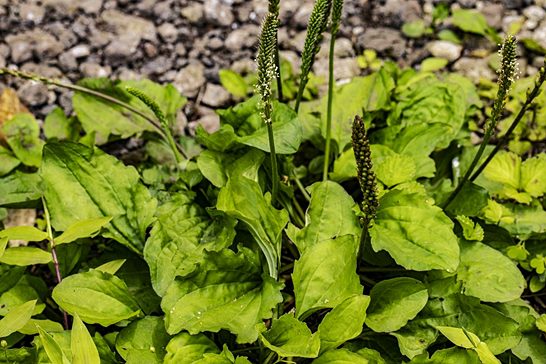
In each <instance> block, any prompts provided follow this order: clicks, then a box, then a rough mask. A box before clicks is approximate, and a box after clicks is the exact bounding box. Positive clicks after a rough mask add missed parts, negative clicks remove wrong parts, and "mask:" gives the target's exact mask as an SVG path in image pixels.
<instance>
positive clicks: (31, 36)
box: [6, 29, 63, 63]
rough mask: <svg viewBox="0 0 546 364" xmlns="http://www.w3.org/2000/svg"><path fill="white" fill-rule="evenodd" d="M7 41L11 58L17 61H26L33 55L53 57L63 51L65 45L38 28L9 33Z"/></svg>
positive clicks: (41, 57) (43, 57) (40, 57)
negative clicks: (19, 32) (13, 33)
mask: <svg viewBox="0 0 546 364" xmlns="http://www.w3.org/2000/svg"><path fill="white" fill-rule="evenodd" d="M6 43H7V44H8V46H9V47H10V50H11V60H12V61H13V62H15V63H21V62H24V61H26V60H28V59H30V58H32V56H33V55H34V56H36V57H37V58H39V59H46V58H51V57H55V56H57V55H59V54H60V53H61V52H62V51H63V45H62V43H61V42H59V41H58V40H57V39H55V37H53V36H52V35H51V34H49V33H46V32H43V31H40V30H38V29H35V30H30V31H27V32H24V33H21V34H16V35H8V36H7V37H6Z"/></svg>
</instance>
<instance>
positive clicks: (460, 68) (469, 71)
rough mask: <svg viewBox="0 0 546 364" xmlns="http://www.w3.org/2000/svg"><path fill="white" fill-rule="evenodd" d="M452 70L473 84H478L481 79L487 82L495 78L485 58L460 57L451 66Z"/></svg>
mask: <svg viewBox="0 0 546 364" xmlns="http://www.w3.org/2000/svg"><path fill="white" fill-rule="evenodd" d="M453 69H454V70H455V71H457V72H460V73H461V74H462V75H464V76H466V77H468V78H470V79H471V80H472V81H473V82H475V83H478V82H479V81H480V79H481V78H485V79H488V80H494V79H496V78H497V75H496V74H495V72H494V71H493V70H492V69H491V68H490V67H489V65H488V62H487V59H485V58H470V57H462V58H460V59H459V60H458V61H457V62H455V63H454V64H453Z"/></svg>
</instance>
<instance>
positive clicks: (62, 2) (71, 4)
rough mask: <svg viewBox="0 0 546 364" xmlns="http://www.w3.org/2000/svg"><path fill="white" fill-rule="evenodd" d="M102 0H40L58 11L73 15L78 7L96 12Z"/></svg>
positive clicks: (92, 12) (91, 12) (88, 11)
mask: <svg viewBox="0 0 546 364" xmlns="http://www.w3.org/2000/svg"><path fill="white" fill-rule="evenodd" d="M102 4H103V0H76V1H75V0H42V5H43V6H45V7H50V8H51V9H55V10H56V11H57V12H59V13H64V14H68V15H74V14H75V13H76V12H77V11H78V10H79V9H81V10H83V11H84V12H85V13H88V14H96V13H98V12H99V11H100V9H101V8H102Z"/></svg>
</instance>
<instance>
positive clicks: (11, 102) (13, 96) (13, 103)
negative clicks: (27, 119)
mask: <svg viewBox="0 0 546 364" xmlns="http://www.w3.org/2000/svg"><path fill="white" fill-rule="evenodd" d="M28 112H29V111H28V109H27V108H26V107H25V105H23V104H22V103H21V100H19V97H18V96H17V92H15V90H13V89H11V88H5V89H4V91H3V92H2V94H0V127H1V126H2V124H4V122H6V121H7V120H9V119H11V118H12V117H13V116H14V115H16V114H20V113H28ZM2 140H4V135H3V134H2V131H1V128H0V141H2Z"/></svg>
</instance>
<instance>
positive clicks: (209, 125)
mask: <svg viewBox="0 0 546 364" xmlns="http://www.w3.org/2000/svg"><path fill="white" fill-rule="evenodd" d="M198 125H201V126H202V127H203V128H204V129H205V130H206V131H208V132H209V133H214V132H215V131H217V130H218V129H220V116H218V115H216V114H207V115H205V116H202V117H201V118H199V119H198V120H196V121H192V122H190V123H189V124H188V129H189V132H190V135H192V136H193V135H195V129H197V126H198Z"/></svg>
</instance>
